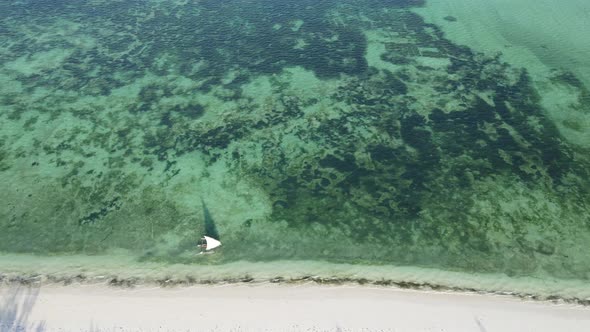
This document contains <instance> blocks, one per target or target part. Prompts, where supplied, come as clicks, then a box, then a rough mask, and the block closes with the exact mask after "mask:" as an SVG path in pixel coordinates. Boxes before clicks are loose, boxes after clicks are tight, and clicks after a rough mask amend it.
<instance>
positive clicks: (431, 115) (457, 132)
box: [0, 0, 590, 280]
mask: <svg viewBox="0 0 590 332" xmlns="http://www.w3.org/2000/svg"><path fill="white" fill-rule="evenodd" d="M424 5H425V4H424V3H422V2H421V1H411V0H408V1H386V0H365V1H331V0H328V1H319V2H318V1H307V0H303V1H297V2H293V1H283V0H255V1H243V0H235V1H223V2H218V1H201V2H193V1H177V2H170V1H125V2H120V1H109V0H107V1H90V2H83V3H71V2H65V1H20V2H13V3H6V2H5V3H2V4H0V13H1V14H0V35H1V36H2V39H1V42H0V57H1V59H2V61H1V66H0V78H1V80H2V84H1V86H0V91H1V92H0V110H1V113H0V119H1V121H0V126H1V128H2V129H1V132H0V133H1V134H0V178H1V179H0V180H1V181H2V183H3V184H4V186H3V190H2V191H1V193H0V200H1V201H2V202H4V204H3V205H2V206H1V207H0V251H4V252H9V253H12V252H19V253H34V254H51V255H60V254H63V255H69V254H82V255H83V254H89V255H97V254H105V253H107V252H110V251H112V250H115V249H122V250H127V251H128V252H129V254H130V255H133V256H135V257H136V260H137V261H157V262H164V263H168V262H180V263H186V264H199V263H203V262H207V263H224V262H233V261H237V260H249V261H277V260H301V259H304V260H320V261H326V262H332V263H354V264H366V265H407V266H421V267H430V268H439V269H443V270H453V271H454V270H457V271H464V272H468V273H500V274H506V275H508V276H513V277H523V276H524V277H531V276H532V277H538V278H558V279H562V280H567V279H575V280H588V278H590V268H589V267H590V251H589V250H588V249H587V243H588V240H590V205H589V204H590V183H589V178H590V176H589V175H590V174H589V173H590V161H589V159H588V157H589V154H588V146H587V144H585V143H584V140H583V139H581V140H580V139H578V140H575V139H572V137H585V136H584V135H587V132H588V128H590V127H589V126H588V124H587V123H585V122H584V121H585V120H583V119H585V118H584V114H587V113H588V112H590V108H589V100H590V99H589V98H588V96H589V95H590V94H589V92H588V89H587V87H586V85H585V82H584V77H583V76H580V75H578V73H576V72H575V71H573V72H572V71H571V70H569V69H567V68H553V69H551V70H549V71H548V72H549V74H548V75H549V76H547V77H546V79H545V81H543V82H540V81H539V79H538V76H535V75H536V74H535V73H536V72H531V70H527V69H526V68H522V67H520V66H518V65H515V64H514V63H513V62H511V61H509V60H510V59H507V58H505V57H503V56H502V55H493V54H490V53H488V52H484V53H481V52H480V50H479V49H477V48H470V47H468V46H466V45H463V44H460V43H457V42H455V41H453V40H451V39H447V37H446V35H445V33H444V30H443V28H442V27H441V26H438V25H435V24H432V23H426V22H425V21H424V19H423V18H422V16H420V15H419V14H417V13H416V10H418V12H419V11H420V10H419V9H418V8H419V7H422V6H424ZM443 20H444V21H445V22H448V24H452V23H453V22H455V23H459V21H458V20H459V19H458V18H457V17H454V16H451V15H447V16H444V18H443ZM541 83H542V84H541ZM563 100H565V101H566V102H562V101H563ZM548 105H549V106H548ZM550 105H553V106H554V107H561V108H559V109H558V111H560V112H561V113H560V114H563V113H566V114H571V116H570V117H568V116H562V117H560V118H559V119H558V120H557V119H556V117H555V116H554V114H556V113H555V109H554V108H551V107H552V106H550ZM555 105H557V106H555ZM564 105H565V106H564ZM572 119H573V120H572ZM580 119H582V120H580ZM203 234H208V235H210V236H214V237H216V238H220V239H221V241H222V242H223V243H224V246H223V248H222V250H220V251H219V252H217V253H216V254H215V255H214V256H210V257H207V258H202V257H195V255H194V253H195V251H196V250H197V249H196V248H195V244H196V242H197V239H198V238H199V237H200V236H201V235H203Z"/></svg>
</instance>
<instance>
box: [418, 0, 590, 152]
mask: <svg viewBox="0 0 590 332" xmlns="http://www.w3.org/2000/svg"><path fill="white" fill-rule="evenodd" d="M414 11H415V12H417V13H418V14H420V15H421V16H423V17H424V19H425V20H426V21H427V22H430V23H433V24H436V25H437V26H439V27H441V29H442V30H443V31H444V33H445V37H446V38H448V39H450V40H451V41H453V42H455V43H457V44H460V45H465V46H468V47H469V48H471V49H473V50H476V51H479V52H483V53H485V54H488V55H501V59H502V60H503V61H506V62H508V63H509V64H511V65H513V66H516V67H521V68H525V69H526V70H527V71H528V73H529V74H530V75H531V77H532V79H533V81H534V83H535V87H536V88H537V90H538V91H539V94H540V96H541V97H542V105H543V107H544V108H545V111H546V112H547V115H549V117H550V118H551V119H552V120H553V121H554V122H555V124H556V125H557V127H558V128H559V131H560V133H561V134H562V135H563V136H564V137H565V138H566V139H567V140H568V141H570V142H571V143H573V144H576V145H579V146H582V147H584V148H588V147H590V100H588V96H587V95H586V96H580V95H578V93H577V92H575V91H572V90H571V89H569V88H566V87H564V86H563V85H560V84H555V82H554V78H555V77H556V75H559V73H560V72H561V71H567V72H571V73H573V74H574V75H575V76H576V77H577V78H578V79H579V80H581V81H582V82H583V84H584V85H585V86H586V87H588V86H590V56H588V55H589V54H590V2H588V1H586V0H568V1H559V0H452V1H442V0H429V1H428V2H427V5H426V6H425V7H423V8H416V9H415V10H414Z"/></svg>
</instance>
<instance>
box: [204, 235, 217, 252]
mask: <svg viewBox="0 0 590 332" xmlns="http://www.w3.org/2000/svg"><path fill="white" fill-rule="evenodd" d="M219 246H221V242H220V241H219V240H216V239H214V238H212V237H209V236H203V237H202V238H201V242H200V243H199V247H200V248H201V253H203V252H207V251H210V250H213V249H215V248H217V247H219Z"/></svg>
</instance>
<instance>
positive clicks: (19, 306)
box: [0, 285, 45, 332]
mask: <svg viewBox="0 0 590 332" xmlns="http://www.w3.org/2000/svg"><path fill="white" fill-rule="evenodd" d="M38 295H39V288H37V287H30V286H21V285H18V286H8V290H7V291H5V292H3V294H2V296H0V332H13V331H37V332H41V331H45V322H29V315H30V314H31V311H32V310H33V307H34V306H35V303H36V302H37V296H38Z"/></svg>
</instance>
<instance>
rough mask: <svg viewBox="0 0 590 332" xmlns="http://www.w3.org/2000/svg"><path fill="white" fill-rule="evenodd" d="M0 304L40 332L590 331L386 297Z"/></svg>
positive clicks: (580, 324) (460, 305)
mask: <svg viewBox="0 0 590 332" xmlns="http://www.w3.org/2000/svg"><path fill="white" fill-rule="evenodd" d="M0 294H1V297H0V298H1V300H0V304H1V305H2V307H1V310H0V315H4V317H2V316H0V318H3V319H2V321H3V324H5V326H6V325H7V324H10V320H11V318H10V316H8V315H7V314H6V313H7V312H9V311H10V307H12V308H14V307H19V308H20V309H19V310H20V313H19V314H16V315H13V317H24V320H22V319H21V321H20V322H18V319H13V322H14V321H15V320H16V321H17V322H15V324H16V323H18V324H20V325H21V326H26V327H28V328H29V329H30V328H34V327H39V326H41V330H42V331H489V332H491V331H504V332H508V331H519V332H520V331H540V332H543V331H587V330H590V308H589V307H582V306H574V305H566V304H561V305H557V304H552V303H547V302H528V301H523V300H519V299H515V298H510V297H502V296H491V295H475V294H458V293H442V292H436V293H431V292H424V291H410V290H399V289H391V288H385V287H365V286H355V287H351V286H319V285H307V284H306V285H299V286H294V285H276V284H262V285H221V286H193V287H177V288H160V287H152V288H148V287H138V288H133V289H122V288H113V287H108V286H102V285H72V286H43V287H41V288H40V289H39V288H37V289H28V288H25V287H23V286H20V288H14V287H12V288H8V287H6V286H5V287H3V288H0ZM22 303H26V305H18V304H22ZM5 326H3V328H4V327H5ZM0 330H1V328H0Z"/></svg>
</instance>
